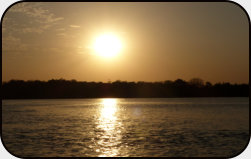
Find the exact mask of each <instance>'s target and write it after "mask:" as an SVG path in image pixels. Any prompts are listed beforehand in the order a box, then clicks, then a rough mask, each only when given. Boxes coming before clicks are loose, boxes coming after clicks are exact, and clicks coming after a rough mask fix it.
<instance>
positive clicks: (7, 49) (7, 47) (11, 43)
mask: <svg viewBox="0 0 251 159" xmlns="http://www.w3.org/2000/svg"><path fill="white" fill-rule="evenodd" d="M3 39H4V40H3V41H2V46H3V48H2V49H3V53H20V52H22V51H25V50H27V45H26V44H23V43H22V41H21V39H20V38H16V37H14V36H12V35H8V36H6V37H3Z"/></svg>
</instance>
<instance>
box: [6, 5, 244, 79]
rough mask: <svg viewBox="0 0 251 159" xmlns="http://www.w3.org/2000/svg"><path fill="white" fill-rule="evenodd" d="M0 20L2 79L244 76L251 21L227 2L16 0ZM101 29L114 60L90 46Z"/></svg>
mask: <svg viewBox="0 0 251 159" xmlns="http://www.w3.org/2000/svg"><path fill="white" fill-rule="evenodd" d="M2 23H3V24H2V33H3V34H2V47H3V48H2V80H3V81H8V80H10V79H22V80H49V79H52V78H54V79H58V78H64V79H67V80H70V79H76V80H78V81H102V82H107V81H115V80H122V81H164V80H176V79H177V78H181V79H184V80H190V79H191V78H194V77H199V78H202V79H204V80H205V81H210V82H212V83H215V82H223V81H225V82H231V83H248V81H249V37H248V35H249V22H248V18H247V15H246V14H245V12H244V11H243V10H242V9H241V8H240V7H239V6H237V5H235V4H233V3H230V2H210V3H206V2H140V3H135V2H128V3H127V2H118V3H114V2H110V3H105V2H99V3H98V2H97V3H94V2H78V3H76V2H56V3H55V2H54V3H53V2H40V3H38V2H21V3H17V4H15V5H14V6H12V7H11V8H10V9H8V11H7V12H6V14H5V15H4V18H3V22H2ZM105 33H112V34H114V35H116V37H118V38H119V40H120V42H121V44H122V48H121V50H120V52H119V53H118V55H116V56H115V57H112V58H104V57H102V56H97V53H96V52H95V51H94V50H93V49H92V46H93V43H94V41H95V39H96V38H97V37H99V36H100V35H102V34H105Z"/></svg>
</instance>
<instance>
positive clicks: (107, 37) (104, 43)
mask: <svg viewBox="0 0 251 159" xmlns="http://www.w3.org/2000/svg"><path fill="white" fill-rule="evenodd" d="M121 48H122V44H121V41H120V40H119V38H118V37H117V36H116V35H114V34H103V35H100V36H99V37H97V38H96V40H95V42H94V50H95V52H96V53H97V54H98V55H100V56H102V57H105V58H110V57H114V56H116V55H117V54H118V53H119V52H120V50H121Z"/></svg>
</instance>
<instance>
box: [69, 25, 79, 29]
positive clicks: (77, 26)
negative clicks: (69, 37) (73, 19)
mask: <svg viewBox="0 0 251 159" xmlns="http://www.w3.org/2000/svg"><path fill="white" fill-rule="evenodd" d="M70 27H71V28H80V26H79V25H70Z"/></svg>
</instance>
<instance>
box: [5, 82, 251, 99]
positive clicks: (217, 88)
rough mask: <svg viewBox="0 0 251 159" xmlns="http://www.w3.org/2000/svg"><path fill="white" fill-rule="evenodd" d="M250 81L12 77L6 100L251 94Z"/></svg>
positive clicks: (8, 83) (244, 95)
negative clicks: (102, 80)
mask: <svg viewBox="0 0 251 159" xmlns="http://www.w3.org/2000/svg"><path fill="white" fill-rule="evenodd" d="M248 96H249V84H230V83H227V82H223V83H216V84H211V83H210V82H205V83H204V81H203V80H201V79H199V78H193V79H191V80H190V81H188V82H187V81H184V80H182V79H177V80H175V81H170V80H167V81H163V82H126V81H119V80H117V81H114V82H107V83H103V82H80V81H76V80H64V79H52V80H49V81H39V80H35V81H23V80H10V81H8V82H3V83H2V98H3V99H35V98H101V97H117V98H163V97H248Z"/></svg>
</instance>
